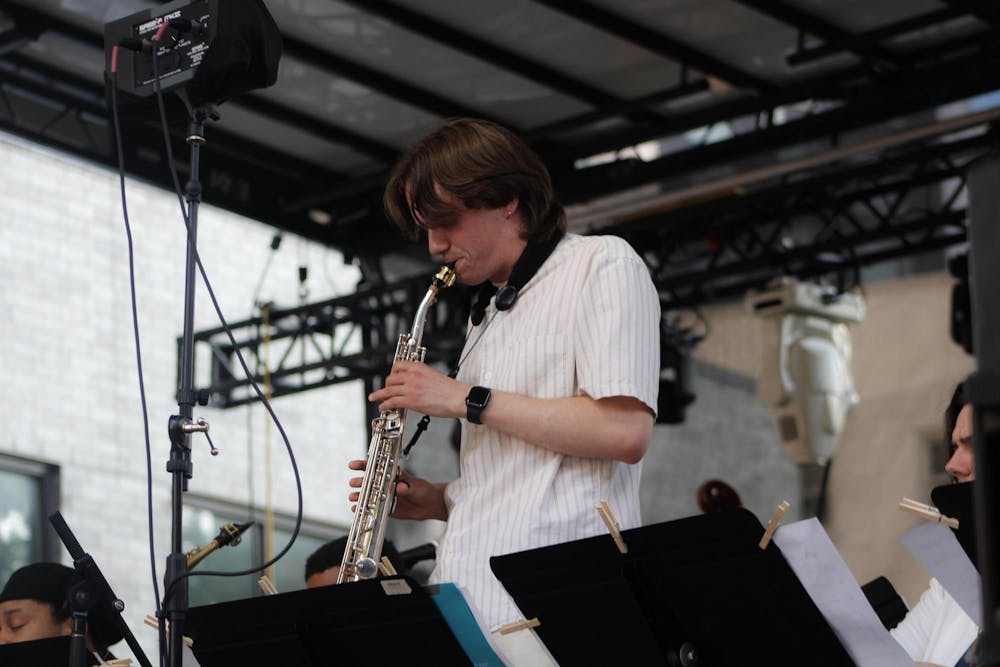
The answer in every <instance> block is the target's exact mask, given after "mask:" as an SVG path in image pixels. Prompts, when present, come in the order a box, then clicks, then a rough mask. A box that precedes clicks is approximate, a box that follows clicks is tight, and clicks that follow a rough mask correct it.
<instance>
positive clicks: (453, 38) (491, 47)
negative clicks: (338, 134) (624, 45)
mask: <svg viewBox="0 0 1000 667" xmlns="http://www.w3.org/2000/svg"><path fill="white" fill-rule="evenodd" d="M340 1H341V2H343V3H344V4H348V5H351V6H354V7H356V8H357V9H359V10H361V11H363V12H364V13H366V14H373V15H376V16H381V17H382V18H384V19H386V20H388V21H390V22H392V23H395V24H396V25H397V26H399V27H401V28H403V29H405V30H409V31H411V32H415V33H417V34H418V35H422V36H424V37H426V38H427V39H430V40H431V41H433V42H436V43H438V44H443V45H444V46H447V47H448V48H451V49H454V50H456V51H460V52H462V53H464V54H466V55H468V56H470V57H472V58H475V59H477V60H481V61H483V62H485V63H489V64H490V65H492V66H494V67H497V68H499V69H503V70H507V71H508V72H512V73H514V74H517V75H518V76H520V77H522V78H525V79H528V80H529V81H534V82H536V83H539V84H541V85H543V86H545V87H546V88H550V89H552V90H555V91H557V92H559V93H562V94H563V95H567V96H569V97H572V98H575V99H577V100H581V101H583V102H586V103H587V104H590V105H592V106H595V107H598V108H601V107H608V106H614V105H618V104H621V102H622V100H620V99H619V98H617V97H615V96H614V95H611V94H609V93H607V92H605V91H603V90H600V89H598V88H595V87H594V86H591V85H590V84H587V83H584V82H583V81H580V80H577V79H574V78H573V77H570V76H567V75H565V74H563V73H561V72H557V71H556V70H554V69H552V68H550V67H547V66H545V65H543V64H542V63H539V62H537V61H534V60H531V59H529V58H525V57H524V56H522V55H520V54H519V53H517V52H515V51H511V50H510V49H505V48H503V47H500V46H497V45H496V44H491V43H490V42H488V41H486V40H484V39H482V38H480V37H477V36H474V35H470V34H468V33H465V32H462V31H461V30H457V29H455V28H453V27H451V26H449V25H446V24H444V23H442V22H440V21H437V20H435V19H433V18H431V17H429V16H427V15H426V14H421V13H419V12H415V11H413V10H412V9H408V8H407V7H404V6H402V5H399V4H397V3H395V2H387V1H385V0H340Z"/></svg>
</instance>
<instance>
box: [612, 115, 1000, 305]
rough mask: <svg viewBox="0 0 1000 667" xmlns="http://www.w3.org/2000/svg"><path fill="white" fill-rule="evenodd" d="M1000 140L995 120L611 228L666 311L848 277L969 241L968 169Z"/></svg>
mask: <svg viewBox="0 0 1000 667" xmlns="http://www.w3.org/2000/svg"><path fill="white" fill-rule="evenodd" d="M996 138H997V129H996V128H995V127H993V126H990V127H989V128H988V129H987V130H986V133H985V135H984V134H977V135H975V136H969V137H966V138H962V139H958V140H955V141H942V142H937V143H931V144H926V145H920V146H916V147H914V146H912V145H911V146H906V147H902V148H897V149H893V150H891V151H886V152H884V153H880V154H877V155H872V156H867V157H866V159H865V160H864V161H863V162H859V163H858V164H855V165H854V166H850V167H847V168H845V166H844V165H840V166H838V168H837V169H836V170H835V171H829V170H828V173H813V174H808V175H807V174H803V173H795V174H790V175H788V176H785V177H782V178H780V179H777V180H775V181H773V182H770V183H768V184H766V185H764V186H758V187H757V188H756V189H755V190H753V191H750V192H745V191H741V190H737V191H731V192H728V193H726V194H725V195H723V196H718V197H717V198H715V199H712V200H711V201H707V202H704V203H701V204H697V205H692V206H687V207H685V208H683V209H680V210H677V211H671V212H668V213H661V214H653V215H649V216H646V217H644V218H642V219H640V220H636V221H634V222H631V223H629V224H627V225H624V226H619V227H615V228H609V229H606V230H604V231H605V232H606V233H614V234H617V235H620V236H622V237H624V238H625V239H627V240H628V241H629V242H630V243H632V245H634V246H635V247H636V248H637V249H638V250H639V252H640V253H641V254H642V256H643V257H644V259H645V260H646V262H647V264H648V265H649V267H650V271H651V273H652V276H653V280H654V283H655V284H656V285H657V288H658V289H659V291H660V295H661V299H662V305H663V309H664V311H669V310H672V309H680V308H688V307H692V306H697V305H698V304H702V303H705V302H709V301H713V300H719V299H724V298H732V297H735V296H740V295H742V294H743V293H744V292H745V291H746V290H747V289H749V288H752V287H759V286H762V285H764V284H766V283H767V282H768V281H770V280H771V279H773V278H775V277H778V276H781V275H794V276H797V277H799V278H816V277H820V276H829V275H834V276H836V278H837V280H838V281H839V282H841V283H843V282H844V281H845V279H846V277H847V276H851V275H856V273H857V272H858V271H859V270H860V268H861V267H864V266H868V265H871V264H875V263H877V262H882V261H886V260H889V259H893V258H898V257H903V256H910V255H916V254H921V253H927V252H930V251H933V250H937V249H941V248H945V247H947V246H951V245H955V244H958V243H962V242H964V241H965V240H966V230H965V217H966V210H965V206H966V196H965V174H964V171H965V167H966V166H967V165H968V164H969V163H970V162H971V161H972V160H974V159H976V158H977V157H978V156H980V155H982V154H983V153H985V152H986V151H987V150H988V149H989V147H990V144H991V143H995V141H996ZM748 222H750V223H752V224H748Z"/></svg>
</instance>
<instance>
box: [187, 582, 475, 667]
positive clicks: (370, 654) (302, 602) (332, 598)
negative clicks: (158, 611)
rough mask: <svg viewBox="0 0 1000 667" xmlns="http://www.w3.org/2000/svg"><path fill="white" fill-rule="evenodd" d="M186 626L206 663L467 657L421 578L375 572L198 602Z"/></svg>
mask: <svg viewBox="0 0 1000 667" xmlns="http://www.w3.org/2000/svg"><path fill="white" fill-rule="evenodd" d="M184 627H185V629H184V633H185V634H186V635H188V636H189V637H191V639H193V640H194V645H193V646H192V647H191V650H192V651H193V653H194V655H195V657H196V658H197V659H198V662H199V663H200V665H201V667H230V666H231V665H241V667H256V666H258V665H259V666H260V667H264V666H266V667H274V666H275V665H296V667H310V666H314V665H315V666H320V665H322V666H324V667H326V666H327V665H346V664H373V662H374V663H377V662H378V660H377V659H374V658H375V656H376V655H378V654H381V655H382V656H383V657H384V658H386V659H388V658H389V657H390V656H392V659H394V660H395V659H397V658H398V659H399V660H400V661H401V662H405V663H407V664H428V665H462V664H465V665H468V664H470V661H469V659H468V658H467V657H466V655H465V652H464V651H463V650H462V647H461V646H460V645H459V643H458V640H456V639H455V636H454V635H453V634H452V632H451V630H450V628H449V627H448V625H447V623H446V622H445V620H444V617H443V616H442V615H441V612H440V611H439V610H438V607H437V605H435V604H434V601H433V600H432V599H431V598H430V595H428V593H427V591H425V590H424V589H423V588H422V587H421V586H420V584H418V583H417V582H416V581H414V580H413V579H411V578H410V577H406V576H399V577H388V578H385V579H371V580H368V581H359V582H356V583H351V584H342V585H340V586H324V587H321V588H312V589H306V590H299V591H291V592H288V593H281V594H279V595H265V596H263V597H257V598H250V599H246V600H236V601H233V602H222V603H219V604H213V605H205V606H201V607H192V608H191V609H189V611H188V616H187V620H186V622H185V626H184Z"/></svg>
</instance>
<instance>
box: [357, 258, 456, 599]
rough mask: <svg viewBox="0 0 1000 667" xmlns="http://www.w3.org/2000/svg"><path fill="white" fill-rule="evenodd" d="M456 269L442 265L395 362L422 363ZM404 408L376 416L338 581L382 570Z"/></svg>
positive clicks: (402, 338)
mask: <svg viewBox="0 0 1000 667" xmlns="http://www.w3.org/2000/svg"><path fill="white" fill-rule="evenodd" d="M454 282H455V271H454V269H453V268H452V267H450V266H442V267H441V268H440V269H439V270H438V272H437V274H436V275H435V276H434V279H433V280H432V281H431V285H430V287H428V288H427V293H426V294H425V295H424V298H423V299H422V300H421V301H420V305H419V306H418V307H417V314H416V315H415V316H414V318H413V328H412V329H411V331H410V332H409V333H403V334H400V336H399V342H398V343H397V344H396V356H395V357H394V359H393V362H394V363H395V362H396V361H423V360H424V354H426V352H427V348H425V347H422V346H421V345H420V341H421V339H422V338H423V335H424V322H425V321H426V320H427V312H428V311H429V310H430V307H431V306H432V305H434V302H435V301H437V295H438V292H439V291H440V290H442V289H444V288H445V287H451V286H452V284H454ZM405 425H406V411H405V410H382V411H381V412H380V413H379V416H378V417H376V418H375V419H373V420H372V439H371V443H370V444H369V445H368V464H367V466H366V467H365V476H364V479H363V481H362V483H361V490H360V492H359V494H358V503H357V509H356V510H355V512H354V521H353V522H352V523H351V532H350V533H348V535H347V545H346V546H345V547H344V559H343V561H341V564H340V575H339V576H338V578H337V583H341V584H342V583H344V582H353V581H358V580H359V579H371V578H372V577H374V576H375V575H376V574H377V573H378V564H379V557H380V556H381V555H382V543H383V541H384V540H385V529H386V523H387V521H388V519H389V514H391V513H392V506H393V503H394V501H395V497H396V477H397V475H398V474H399V459H400V455H401V453H402V437H403V427H404V426H405Z"/></svg>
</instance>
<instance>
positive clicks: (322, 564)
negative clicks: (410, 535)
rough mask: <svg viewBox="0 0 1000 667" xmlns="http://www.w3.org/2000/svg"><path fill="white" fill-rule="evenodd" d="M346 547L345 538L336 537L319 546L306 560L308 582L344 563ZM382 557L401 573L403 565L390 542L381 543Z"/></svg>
mask: <svg viewBox="0 0 1000 667" xmlns="http://www.w3.org/2000/svg"><path fill="white" fill-rule="evenodd" d="M346 546H347V536H346V535H345V536H343V537H338V538H337V539H335V540H331V541H329V542H327V543H326V544H324V545H323V546H321V547H320V548H319V549H316V551H314V552H312V554H310V555H309V557H308V558H306V574H305V578H306V579H307V580H308V579H309V577H311V576H313V575H314V574H319V573H320V572H322V571H324V570H329V569H330V568H331V567H339V566H340V564H341V563H342V562H343V561H344V547H346ZM382 555H383V556H386V557H387V558H388V559H389V562H390V563H392V564H393V566H394V567H395V568H396V569H397V570H398V571H399V572H400V573H402V570H403V564H402V563H401V562H400V559H399V552H398V551H396V547H395V546H394V545H393V543H392V542H391V541H390V540H386V541H385V542H383V543H382Z"/></svg>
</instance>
